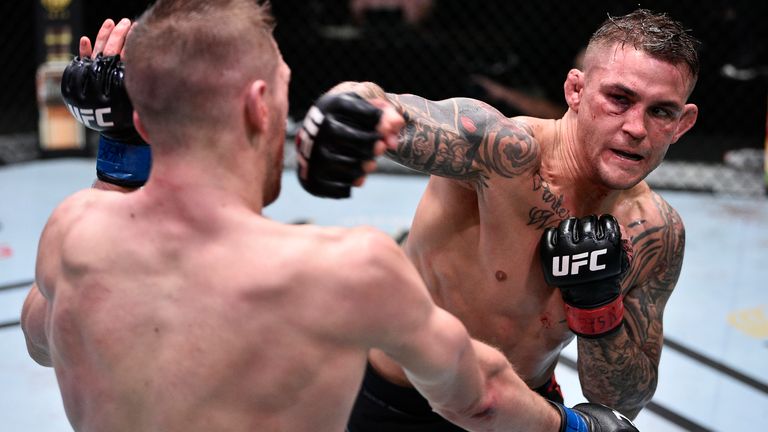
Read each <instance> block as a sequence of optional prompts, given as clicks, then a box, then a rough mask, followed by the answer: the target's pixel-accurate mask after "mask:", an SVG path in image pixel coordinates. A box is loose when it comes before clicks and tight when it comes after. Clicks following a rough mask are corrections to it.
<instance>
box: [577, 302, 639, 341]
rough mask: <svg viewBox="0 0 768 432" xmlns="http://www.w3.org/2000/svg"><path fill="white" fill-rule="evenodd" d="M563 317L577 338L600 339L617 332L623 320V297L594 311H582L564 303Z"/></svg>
mask: <svg viewBox="0 0 768 432" xmlns="http://www.w3.org/2000/svg"><path fill="white" fill-rule="evenodd" d="M565 317H566V319H567V320H568V327H569V328H570V329H571V331H573V332H574V333H576V334H577V335H579V336H583V337H593V338H594V337H600V336H605V335H607V334H609V333H611V332H613V331H614V330H617V329H618V328H619V327H620V326H621V325H622V323H623V322H624V321H623V318H624V297H623V296H618V297H616V299H615V300H613V301H612V302H610V303H608V304H605V305H603V306H600V307H598V308H595V309H582V308H577V307H574V306H571V305H569V304H567V303H566V305H565Z"/></svg>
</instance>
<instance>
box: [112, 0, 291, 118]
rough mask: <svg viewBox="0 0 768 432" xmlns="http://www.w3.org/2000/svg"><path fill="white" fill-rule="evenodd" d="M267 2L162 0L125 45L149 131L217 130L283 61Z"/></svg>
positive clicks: (132, 91) (131, 87)
mask: <svg viewBox="0 0 768 432" xmlns="http://www.w3.org/2000/svg"><path fill="white" fill-rule="evenodd" d="M273 28H274V20H273V18H272V15H271V13H270V10H269V3H268V2H266V1H257V0H157V2H156V3H155V4H154V5H153V6H152V7H150V8H149V9H148V10H147V11H146V12H144V14H143V15H142V16H141V17H140V18H139V20H138V21H137V23H136V26H135V28H134V29H133V30H132V31H131V33H130V34H129V35H128V39H127V41H126V46H125V53H126V54H125V57H126V58H125V68H126V72H125V76H126V86H127V89H128V94H129V96H130V97H131V101H132V102H133V104H134V108H135V109H136V111H137V112H138V113H139V115H140V116H141V117H142V120H143V123H145V125H146V126H148V127H150V125H151V124H154V125H159V126H158V127H165V128H166V129H167V128H172V127H174V126H175V127H185V126H190V127H194V126H196V125H197V126H198V127H216V125H217V123H216V122H217V121H219V122H222V123H223V122H225V121H226V120H227V118H228V116H229V117H231V116H232V115H233V113H231V112H228V109H230V107H231V106H232V105H233V104H232V102H233V101H234V100H236V98H237V95H239V94H241V93H242V91H243V90H244V89H245V88H246V86H247V85H248V84H249V83H250V82H252V81H253V80H256V79H264V80H265V81H269V80H271V79H272V77H273V76H274V74H275V71H276V70H277V66H278V64H279V58H280V56H279V51H278V49H277V46H276V44H275V42H274V38H273V37H272V30H273Z"/></svg>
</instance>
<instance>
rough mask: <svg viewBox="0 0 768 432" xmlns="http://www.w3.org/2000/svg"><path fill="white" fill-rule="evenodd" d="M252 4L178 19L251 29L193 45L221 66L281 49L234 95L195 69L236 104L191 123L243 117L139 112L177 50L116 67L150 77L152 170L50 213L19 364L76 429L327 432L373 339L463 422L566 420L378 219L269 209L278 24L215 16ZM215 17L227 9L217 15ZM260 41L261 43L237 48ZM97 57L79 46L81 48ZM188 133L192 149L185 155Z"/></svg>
mask: <svg viewBox="0 0 768 432" xmlns="http://www.w3.org/2000/svg"><path fill="white" fill-rule="evenodd" d="M157 5H161V6H157ZM253 5H255V4H254V3H250V2H245V1H241V2H232V3H229V6H227V5H221V6H222V8H207V7H205V5H202V4H201V5H198V6H199V7H200V9H196V10H194V11H193V15H195V16H191V17H190V16H182V17H179V19H178V21H179V22H184V23H186V22H188V21H190V20H200V22H201V23H203V24H205V26H206V28H208V27H209V26H210V25H211V24H210V23H212V22H214V23H215V22H229V23H231V25H232V26H235V25H237V24H238V23H239V24H240V27H236V28H235V30H237V29H238V28H239V29H241V30H243V31H233V33H232V34H231V35H230V36H229V38H228V40H229V44H231V45H235V46H237V45H238V44H243V45H247V46H244V47H241V48H243V49H235V48H233V49H231V50H228V53H229V56H227V50H221V51H218V50H217V51H206V52H204V53H200V54H199V55H200V56H201V57H202V56H205V55H207V56H209V57H208V58H210V59H215V60H217V61H223V59H227V58H228V59H229V62H230V63H231V64H232V67H230V68H229V69H230V70H229V71H228V74H229V75H236V73H237V72H238V68H237V66H238V65H241V64H240V63H239V60H240V59H245V60H246V61H249V60H252V59H260V58H269V57H270V55H271V56H273V58H274V60H275V68H274V69H270V70H273V72H272V73H269V72H268V71H261V74H260V75H256V76H254V75H252V74H256V73H257V71H255V70H254V68H253V67H244V68H243V69H242V70H240V72H241V73H242V74H243V77H242V78H241V80H242V81H243V82H238V81H239V80H235V81H234V82H235V83H234V84H227V80H222V79H221V77H220V76H219V75H210V74H209V73H208V72H209V65H210V64H211V61H204V62H201V67H202V68H203V69H204V70H203V69H201V70H199V71H202V72H205V73H204V74H200V75H198V76H205V77H210V80H211V82H209V83H208V84H211V85H222V86H223V89H224V90H228V91H235V92H237V97H234V98H218V97H217V96H218V95H221V94H222V92H214V91H212V92H209V93H205V94H204V95H205V96H206V97H208V98H209V99H208V101H209V102H211V103H216V102H218V103H219V105H217V107H216V108H217V109H211V108H210V107H209V106H206V105H204V106H201V107H199V108H198V107H195V108H194V109H192V110H191V112H192V114H193V115H197V113H198V112H199V111H205V110H206V108H207V109H208V112H207V113H208V115H212V114H216V113H218V111H219V109H218V108H222V109H224V110H227V111H230V110H231V111H232V112H234V113H235V114H236V115H229V116H226V118H225V119H224V120H223V121H226V123H224V124H220V123H219V122H190V123H189V124H187V123H185V122H183V121H182V122H180V124H179V122H174V121H173V119H171V120H169V121H160V120H158V119H153V118H151V116H148V115H144V114H143V113H146V111H144V110H146V106H145V104H146V100H145V101H144V103H142V98H141V95H142V94H148V95H149V97H150V98H154V96H155V94H156V92H158V91H160V92H162V91H166V90H168V88H163V89H158V88H152V89H150V90H152V91H149V92H146V90H147V88H146V87H145V85H149V86H152V85H153V84H154V83H155V82H156V78H159V79H161V80H162V79H167V80H168V81H172V80H171V79H170V78H160V77H159V76H158V75H160V76H161V77H167V76H168V75H169V74H171V75H172V74H176V75H175V77H173V78H174V79H175V80H176V81H184V80H185V79H187V78H188V77H189V75H192V73H193V72H194V68H192V67H184V68H178V67H176V65H177V64H179V59H177V61H175V62H169V65H168V69H166V70H163V71H162V73H161V72H156V73H154V74H153V72H152V70H153V69H152V68H141V67H140V66H131V65H129V64H127V65H126V67H127V68H128V67H130V68H133V69H129V71H130V72H129V73H127V74H126V75H127V76H130V74H134V76H137V77H139V76H140V75H136V74H141V73H142V72H143V73H148V74H149V76H150V78H153V79H147V80H144V81H143V80H139V79H136V81H133V84H131V82H132V81H127V83H128V88H129V93H131V97H132V101H133V102H134V107H135V108H136V111H135V112H134V119H133V120H134V125H135V127H136V129H137V131H139V133H141V134H142V136H144V138H145V139H146V141H147V142H151V143H152V146H153V150H152V151H153V165H152V175H151V177H150V178H149V180H148V182H147V183H146V185H145V186H144V187H142V188H140V189H138V190H134V191H131V192H130V193H118V192H116V191H115V190H117V191H120V192H128V191H129V190H127V189H125V188H117V189H116V188H114V187H113V185H110V184H108V183H104V182H96V183H95V185H94V188H93V189H90V190H86V191H82V192H79V193H77V194H74V195H72V196H71V197H69V198H67V199H66V200H65V201H64V202H63V203H62V204H61V205H59V206H58V207H57V208H56V210H55V211H54V212H53V214H52V215H51V217H50V218H49V220H48V222H47V224H46V227H45V229H44V231H43V233H42V235H41V238H40V244H39V248H38V257H37V263H36V274H35V280H36V283H35V285H34V286H33V287H32V289H31V290H30V292H29V294H28V296H27V299H26V301H25V303H24V306H23V309H22V319H21V321H22V323H21V324H22V330H23V331H24V335H25V337H26V342H27V348H28V351H29V354H30V356H31V357H32V358H33V359H34V360H35V361H37V362H38V363H40V364H41V365H45V366H52V367H53V368H54V370H55V372H56V376H57V379H58V384H59V388H60V391H61V396H62V400H63V403H64V408H65V411H66V414H67V417H68V419H69V421H70V423H71V425H72V427H73V429H74V430H76V431H95V432H101V431H109V432H121V431H126V432H129V431H130V432H134V431H169V432H173V431H184V432H195V431H201V432H203V431H205V432H209V431H230V432H238V431H242V432H246V431H248V432H250V431H284V432H305V431H316V432H326V431H327V432H338V431H341V430H343V429H344V426H345V424H346V423H347V419H348V417H349V413H350V411H351V409H352V405H353V402H354V399H355V395H356V391H357V390H358V389H359V388H360V385H361V381H362V377H363V372H364V370H365V367H366V357H367V353H368V351H369V349H370V348H372V347H378V348H380V349H381V350H382V351H383V352H386V353H388V355H390V356H391V357H392V358H393V359H395V360H396V361H398V362H399V364H401V365H403V367H404V368H405V370H406V371H407V372H406V373H407V374H408V377H409V378H410V380H411V382H412V383H413V384H414V385H415V386H416V388H417V389H418V390H419V391H420V392H421V393H422V394H423V395H424V396H425V397H427V398H428V399H429V401H430V404H431V407H432V408H433V409H434V410H435V411H436V412H438V413H439V414H441V415H443V416H445V417H446V418H448V419H451V420H453V421H454V422H456V423H457V424H459V425H461V426H462V427H463V428H465V429H468V430H477V431H481V430H482V431H486V430H499V429H501V428H502V427H503V428H504V430H520V431H526V432H539V431H541V432H545V431H551V430H554V429H555V428H557V427H558V425H559V424H560V422H561V420H560V415H559V414H558V413H557V411H556V410H555V409H554V408H553V407H552V406H550V405H549V404H548V403H547V402H546V401H544V400H543V399H542V398H540V397H538V398H534V397H530V395H527V394H526V392H525V391H524V390H525V388H526V387H525V383H524V382H523V381H521V380H520V378H519V377H518V376H517V375H516V374H515V373H514V371H513V369H512V367H511V365H510V364H509V362H508V361H507V360H506V359H505V358H504V356H503V354H502V353H500V352H499V351H498V350H496V349H494V348H492V347H489V346H487V345H485V344H482V343H480V342H478V341H475V340H471V339H470V338H469V335H468V334H467V331H466V329H465V327H464V326H463V325H462V324H461V322H460V321H459V320H457V319H456V318H455V317H453V316H452V315H450V314H448V313H446V312H445V311H444V310H442V309H440V308H438V307H436V305H435V303H434V302H433V301H432V300H431V299H430V296H429V293H428V291H427V289H426V287H425V286H424V283H423V281H422V279H421V277H420V276H419V274H418V272H417V271H416V269H415V268H414V267H413V265H412V264H411V263H410V261H409V260H408V258H407V257H406V255H405V254H404V253H403V251H402V250H401V249H400V248H399V247H398V246H397V245H396V244H395V242H394V241H393V240H392V239H390V238H389V236H387V235H385V234H383V233H381V232H378V231H375V230H373V229H370V228H355V229H340V228H321V227H316V226H311V225H301V226H296V225H285V224H281V223H278V222H275V221H271V220H269V219H268V218H265V217H263V216H262V215H261V212H262V209H263V207H264V206H266V205H268V204H269V203H271V202H272V201H274V200H275V199H276V198H277V196H278V192H279V189H280V178H281V174H280V173H281V168H282V165H283V161H282V154H283V153H282V152H283V147H284V143H285V128H284V125H285V120H286V117H287V114H288V83H289V80H290V69H289V68H288V66H287V65H286V64H285V62H284V61H283V59H282V56H281V55H280V53H279V49H278V48H277V46H276V44H275V42H274V39H273V38H272V37H271V33H258V34H257V35H256V36H259V35H261V38H260V37H254V35H253V34H251V35H250V37H248V35H247V31H245V29H250V28H251V27H252V26H253V21H242V20H240V21H239V20H238V18H239V15H240V14H238V13H235V12H237V10H231V9H227V7H235V6H240V7H241V8H245V9H246V10H248V11H250V12H252V13H253V12H255V11H254V10H253V9H252V7H253ZM170 6H176V5H175V4H173V3H172V2H171V3H170V4H169V2H163V1H159V2H158V3H156V7H157V8H158V9H153V10H154V12H151V13H153V14H154V15H153V16H154V17H155V19H156V20H159V19H160V18H157V16H158V15H160V16H162V14H164V13H165V14H168V13H169V12H168V11H169V10H170V11H171V12H174V13H172V17H170V16H167V17H166V19H170V18H175V17H177V16H178V15H177V14H180V13H184V12H187V11H188V8H186V7H185V8H178V9H173V8H169V7H170ZM186 6H189V4H186ZM163 7H165V9H163ZM249 7H250V8H249ZM240 10H242V9H240ZM221 11H223V12H231V13H228V14H227V15H226V16H224V17H221V16H218V15H217V13H218V12H221ZM262 12H263V11H262ZM201 14H202V15H203V16H201ZM205 14H213V16H205ZM152 22H153V21H152V20H151V19H147V20H146V21H144V24H143V26H144V28H142V27H141V26H137V28H138V30H137V32H136V33H134V35H138V36H133V41H135V42H134V44H138V45H134V46H133V48H130V49H129V50H128V52H129V53H132V56H133V57H130V58H133V59H134V60H133V61H134V65H140V64H141V63H140V62H141V60H142V58H143V60H144V61H150V62H151V61H153V56H157V54H155V51H156V50H154V49H149V50H141V49H140V47H141V46H142V45H141V44H142V43H144V44H147V43H148V44H150V45H153V44H155V43H158V42H159V43H161V44H162V42H163V41H162V40H161V38H158V37H156V36H157V34H158V33H160V34H162V33H163V31H162V29H163V27H150V26H151V25H152V24H151V23H152ZM154 22H157V21H154ZM160 22H161V23H162V21H160ZM166 22H167V21H166ZM130 26H131V24H130V21H128V20H122V21H120V23H119V24H117V25H116V26H115V25H114V22H112V21H111V20H107V21H106V22H105V24H104V26H102V30H101V31H100V32H99V36H98V37H97V40H96V45H95V49H94V51H95V52H96V53H101V52H102V51H101V49H104V50H105V51H104V53H105V54H108V55H109V54H114V53H116V52H117V50H119V49H121V47H122V41H123V40H124V37H125V34H126V33H127V32H128V31H129V29H130V28H131V27H130ZM243 33H246V35H245V36H244V35H243ZM187 36H189V35H187ZM189 39H190V38H189V37H187V38H186V39H185V38H180V40H183V41H184V40H186V41H188V42H189V41H190V40H189ZM115 41H117V42H115ZM130 41H131V40H130V39H129V44H130V43H131V42H130ZM254 42H255V43H257V44H258V43H259V42H263V45H264V46H263V47H262V48H264V49H262V50H261V51H255V52H254V53H252V54H253V55H252V56H243V55H241V53H242V52H243V50H244V49H246V48H249V47H252V46H253V45H254ZM105 46H106V47H107V48H103V47H105ZM129 46H130V45H129ZM225 46H226V45H225ZM156 48H161V47H156ZM193 48H194V47H193ZM90 54H91V50H90V41H88V40H87V39H85V40H83V41H81V55H90ZM170 54H173V52H165V54H163V55H160V57H164V58H165V57H168V56H169V55H170ZM179 54H181V53H179ZM181 57H184V58H185V59H190V58H191V57H190V56H186V55H182V56H181ZM137 59H138V60H137ZM235 60H237V61H235ZM241 66H242V65H241ZM260 77H263V79H261V78H260ZM231 78H233V77H232V76H230V79H231ZM185 82H186V81H185ZM200 84H201V83H200V82H195V84H189V83H188V82H187V85H182V86H180V88H181V89H182V90H183V91H184V92H186V91H187V90H188V89H189V88H193V89H194V85H200ZM169 88H171V89H172V88H173V86H170V87H169ZM171 93H172V95H173V96H175V97H177V98H178V97H181V96H183V95H180V94H178V93H173V92H171ZM201 93H202V92H201ZM137 95H138V96H139V97H136V96H137ZM165 99H166V100H175V99H174V98H171V97H168V98H165ZM224 102H227V103H224ZM173 109H178V110H179V111H181V113H183V112H184V109H183V107H181V108H177V107H174V108H173ZM389 110H390V111H392V112H391V113H389V114H391V115H388V113H386V112H385V114H384V115H383V116H382V119H381V120H380V124H379V127H378V128H377V131H378V132H379V133H380V134H382V142H381V143H380V145H377V147H379V150H380V151H379V150H377V153H376V154H381V152H383V151H384V147H386V145H385V141H386V142H391V143H392V146H395V145H396V142H397V132H398V131H399V130H400V128H401V126H402V117H401V116H400V115H399V114H397V113H395V112H394V109H393V108H392V107H391V106H389ZM179 111H173V112H171V113H175V114H176V115H179ZM212 111H214V112H212ZM164 114H168V113H167V112H162V113H156V115H164ZM172 117H173V116H172ZM184 125H187V126H186V127H185V126H184ZM187 128H189V129H188V130H187ZM181 131H183V132H187V134H185V136H186V137H188V139H185V140H182V143H183V144H182V145H179V143H178V142H177V137H178V135H176V134H177V133H180V132H181ZM206 137H215V139H211V140H209V139H207V138H206ZM521 390H523V391H521Z"/></svg>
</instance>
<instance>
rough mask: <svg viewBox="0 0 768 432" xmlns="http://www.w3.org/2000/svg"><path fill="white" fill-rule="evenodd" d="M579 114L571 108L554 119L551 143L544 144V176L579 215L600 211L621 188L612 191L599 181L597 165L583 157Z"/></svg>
mask: <svg viewBox="0 0 768 432" xmlns="http://www.w3.org/2000/svg"><path fill="white" fill-rule="evenodd" d="M576 129H577V124H576V113H574V112H573V111H570V110H569V111H568V112H567V113H566V114H565V116H563V118H561V119H560V120H557V121H555V133H554V137H553V139H552V142H551V143H550V145H546V146H543V150H542V151H543V154H542V168H541V176H542V178H543V179H544V180H545V181H546V182H547V183H549V184H550V185H551V186H554V187H556V188H557V189H558V191H559V192H560V193H562V194H564V195H565V196H566V197H567V199H568V203H569V207H572V211H574V212H576V213H577V214H581V213H585V214H586V213H592V212H596V211H598V210H599V209H600V208H601V207H603V204H604V203H605V202H606V201H608V200H611V199H614V198H615V197H616V196H617V195H618V194H620V193H621V191H617V190H612V189H609V188H607V187H605V186H604V185H602V184H600V183H599V182H598V181H597V177H596V174H595V173H594V168H593V167H590V166H589V165H588V163H587V161H586V160H585V158H583V157H581V156H582V154H583V153H581V147H580V146H581V143H579V142H578V139H577V136H578V135H577V133H576V132H577V131H576Z"/></svg>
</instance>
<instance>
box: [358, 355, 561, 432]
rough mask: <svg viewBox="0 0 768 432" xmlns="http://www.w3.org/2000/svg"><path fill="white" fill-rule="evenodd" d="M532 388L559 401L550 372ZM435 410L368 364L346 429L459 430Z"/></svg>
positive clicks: (389, 431) (367, 431) (413, 391)
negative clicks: (539, 384)
mask: <svg viewBox="0 0 768 432" xmlns="http://www.w3.org/2000/svg"><path fill="white" fill-rule="evenodd" d="M534 391H535V392H536V393H538V394H540V395H542V396H544V397H545V398H546V399H549V400H551V401H554V402H559V403H563V394H562V392H561V391H560V386H559V385H558V384H557V381H555V377H554V375H553V376H552V378H550V379H549V381H547V383H546V384H544V385H543V386H541V387H539V388H536V389H534ZM462 431H464V429H462V428H460V427H458V426H456V425H454V424H453V423H451V422H449V421H448V420H445V419H444V418H442V417H440V415H438V414H436V413H435V412H434V411H432V408H430V406H429V403H428V402H427V400H426V399H424V397H422V396H421V394H420V393H419V392H418V391H416V389H414V388H410V387H402V386H399V385H396V384H392V383H391V382H389V381H387V380H385V379H384V378H382V377H381V376H380V375H379V374H378V373H376V371H375V370H374V369H373V367H371V365H370V364H369V365H368V366H367V368H366V370H365V378H364V379H363V385H362V388H361V389H360V393H358V395H357V401H355V406H354V408H353V409H352V415H351V416H350V418H349V424H348V425H347V432H462Z"/></svg>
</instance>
